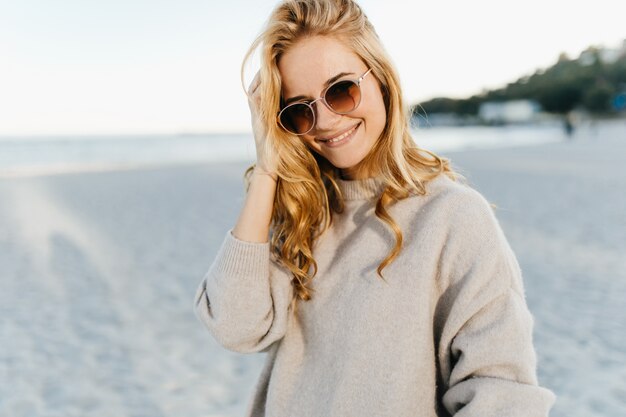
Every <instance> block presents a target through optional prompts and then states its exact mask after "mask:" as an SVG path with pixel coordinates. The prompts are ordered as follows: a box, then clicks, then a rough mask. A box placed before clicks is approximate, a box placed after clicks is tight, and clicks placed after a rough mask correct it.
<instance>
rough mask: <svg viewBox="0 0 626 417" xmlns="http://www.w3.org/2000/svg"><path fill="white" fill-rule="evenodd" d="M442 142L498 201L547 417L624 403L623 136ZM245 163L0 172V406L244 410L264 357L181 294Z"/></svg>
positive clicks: (224, 223)
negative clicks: (220, 333) (454, 148)
mask: <svg viewBox="0 0 626 417" xmlns="http://www.w3.org/2000/svg"><path fill="white" fill-rule="evenodd" d="M624 131H626V130H621V132H624ZM442 155H443V156H446V157H448V158H450V159H451V160H452V163H453V164H454V166H455V167H456V168H458V169H460V170H461V172H463V173H464V174H465V175H466V176H467V178H468V180H469V181H470V183H471V184H473V186H474V187H475V188H477V189H478V190H479V191H481V192H482V193H483V195H485V197H486V198H487V199H488V200H490V201H491V202H493V203H495V204H496V205H497V206H498V207H499V209H498V210H497V211H496V216H497V217H498V219H499V220H500V222H501V225H502V227H503V229H504V231H505V233H506V235H507V237H508V239H509V241H510V243H511V246H512V247H513V249H514V251H515V253H516V255H517V257H518V260H519V262H520V265H521V267H522V271H523V273H524V280H525V286H526V294H527V301H528V304H529V307H530V309H531V311H532V312H533V315H534V317H535V345H536V349H537V353H538V358H539V379H540V382H541V384H542V385H544V386H546V387H548V388H550V389H552V390H553V391H554V392H555V393H556V394H557V396H558V400H557V403H556V405H555V407H554V409H553V410H552V414H551V416H553V417H565V416H567V417H589V416H606V417H609V416H610V417H615V416H620V415H626V307H625V304H624V299H626V257H625V256H624V255H625V254H626V137H619V136H602V135H600V136H596V137H583V138H577V139H576V140H572V141H568V142H560V143H548V144H542V145H536V146H524V147H510V148H503V149H482V150H478V149H476V150H465V151H461V152H444V153H442ZM246 165H247V164H245V163H240V162H228V163H210V164H208V163H207V164H200V163H197V164H189V165H181V166H171V167H162V168H146V169H136V170H120V171H111V172H86V173H69V174H60V175H49V176H41V177H24V178H5V179H0V265H1V271H2V272H1V274H0V283H1V288H2V291H0V312H1V313H2V314H1V316H2V321H0V416H3V417H4V416H6V417H27V416H28V417H31V416H45V417H53V416H55V417H56V416H58V417H73V416H76V417H78V416H81V417H83V416H98V417H100V416H102V417H104V416H111V417H124V416H129V417H130V416H132V417H160V416H172V417H174V416H175V417H179V416H185V417H200V416H202V417H207V416H224V417H238V416H241V415H242V414H243V411H244V409H245V406H246V402H247V401H248V398H249V394H250V393H251V391H252V388H253V385H254V383H255V381H256V379H257V377H258V375H259V373H260V371H261V365H262V363H263V359H264V354H257V355H240V354H236V353H232V352H229V351H226V350H225V349H223V348H222V347H220V346H219V345H217V343H216V342H215V341H214V340H213V339H212V337H211V336H210V334H209V333H208V332H207V331H206V330H205V329H204V327H203V326H202V324H201V323H200V322H199V321H198V320H197V319H196V317H195V316H194V313H193V308H192V307H193V295H194V292H195V289H196V287H197V285H198V284H199V282H200V280H201V278H202V276H203V275H204V273H205V271H206V270H207V268H208V267H209V265H210V263H211V261H212V258H213V255H214V254H215V253H216V251H217V250H218V248H219V245H220V244H221V241H222V238H223V236H224V233H225V232H226V231H227V230H228V229H229V228H230V227H231V226H232V225H233V224H234V222H235V219H236V216H237V214H238V210H239V207H240V205H241V203H242V198H243V183H242V174H243V171H244V169H245V167H246Z"/></svg>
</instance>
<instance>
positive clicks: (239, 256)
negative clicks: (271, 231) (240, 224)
mask: <svg viewBox="0 0 626 417" xmlns="http://www.w3.org/2000/svg"><path fill="white" fill-rule="evenodd" d="M219 252H220V253H219V255H218V257H217V259H219V263H218V264H217V265H216V272H217V273H218V274H220V275H226V276H232V275H234V276H250V275H258V273H259V271H264V270H267V269H268V268H269V262H270V243H269V242H247V241H245V240H240V239H238V238H236V237H235V236H234V235H233V234H232V229H230V230H228V231H227V232H226V238H225V239H224V242H223V243H222V247H221V248H220V251H219Z"/></svg>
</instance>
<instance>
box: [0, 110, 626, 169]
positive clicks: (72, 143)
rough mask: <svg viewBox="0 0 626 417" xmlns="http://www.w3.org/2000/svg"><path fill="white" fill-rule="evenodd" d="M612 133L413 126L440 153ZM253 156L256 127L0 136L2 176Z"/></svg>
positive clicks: (605, 125)
mask: <svg viewBox="0 0 626 417" xmlns="http://www.w3.org/2000/svg"><path fill="white" fill-rule="evenodd" d="M607 129H608V130H610V132H606V130H607ZM607 133H608V134H611V135H619V136H622V137H624V138H625V139H626V120H624V119H619V120H612V121H603V122H588V123H584V124H581V125H580V126H578V128H577V129H575V130H574V132H573V134H572V135H571V136H569V135H567V133H566V132H565V130H564V128H563V125H562V124H560V123H549V124H545V123H544V124H531V125H506V126H495V127H491V126H466V127H457V126H454V127H419V128H414V129H412V134H413V137H414V140H415V142H416V144H417V145H418V146H419V147H421V148H425V149H428V150H431V151H433V152H437V153H440V154H445V153H446V152H454V151H461V150H464V149H487V148H496V147H512V146H532V145H536V144H540V143H548V142H558V141H567V140H573V139H577V138H589V137H594V136H598V135H600V134H607ZM254 157H255V146H254V139H253V137H252V134H251V133H235V134H232V133H229V134H224V133H220V134H211V133H208V134H180V135H114V136H106V135H82V136H81V135H72V136H69V135H68V136H0V178H6V177H22V176H40V175H53V174H58V173H66V172H81V171H101V170H116V169H128V168H130V169H133V168H140V167H149V166H161V165H173V164H174V165H176V164H195V163H210V162H217V161H220V162H227V161H251V162H252V161H253V160H254Z"/></svg>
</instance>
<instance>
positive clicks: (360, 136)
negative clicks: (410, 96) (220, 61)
mask: <svg viewBox="0 0 626 417" xmlns="http://www.w3.org/2000/svg"><path fill="white" fill-rule="evenodd" d="M368 69H369V68H368V67H367V65H366V64H365V63H364V62H363V61H362V60H361V59H360V58H359V57H358V55H356V54H355V53H354V52H352V51H351V50H350V49H349V48H347V47H346V46H345V45H344V44H343V43H341V42H340V41H338V40H336V39H334V38H331V37H322V36H315V37H310V38H306V39H302V40H300V41H298V42H297V43H296V44H295V45H293V46H292V47H291V48H290V49H289V50H287V52H285V53H284V54H283V56H282V57H281V59H280V61H279V63H278V70H279V72H280V75H281V78H282V90H283V91H282V94H283V99H284V100H285V101H290V99H293V98H297V99H296V100H295V101H312V100H315V99H317V98H319V97H320V95H321V94H322V91H324V89H325V88H326V87H327V86H328V85H329V83H331V82H333V81H335V80H346V79H352V80H357V79H358V78H359V77H360V76H361V75H363V74H364V73H365V72H366V71H367V70H368ZM337 77H339V78H337ZM360 88H361V101H360V104H359V106H358V107H357V108H356V109H355V110H353V111H352V112H350V113H348V114H343V115H341V114H337V113H334V112H332V111H331V110H330V109H329V108H328V107H327V106H326V105H325V104H324V103H323V101H322V100H319V101H317V102H316V103H315V104H313V107H314V109H315V119H316V123H315V126H314V127H313V129H312V130H311V131H310V132H308V133H306V134H304V135H302V136H300V138H301V139H302V140H303V141H304V142H305V143H306V144H307V146H308V147H309V149H311V150H312V151H314V152H316V153H318V154H319V155H321V156H323V157H324V158H326V159H327V160H328V161H329V162H330V163H331V164H333V165H334V166H335V167H337V168H340V169H341V170H342V173H343V175H344V176H345V177H347V178H356V168H357V167H358V164H359V163H360V162H361V161H362V160H363V159H364V158H365V156H366V155H367V154H368V152H369V151H370V150H371V149H372V147H373V146H374V144H375V143H376V141H377V140H378V139H379V137H380V135H381V134H382V132H383V129H384V127H385V123H386V121H387V117H386V111H385V103H384V101H383V96H382V93H381V90H380V85H379V83H378V80H377V79H376V77H374V74H373V73H371V72H370V73H369V74H367V75H366V76H365V78H364V79H363V80H362V81H361V84H360ZM359 175H360V176H368V174H367V173H360V174H359Z"/></svg>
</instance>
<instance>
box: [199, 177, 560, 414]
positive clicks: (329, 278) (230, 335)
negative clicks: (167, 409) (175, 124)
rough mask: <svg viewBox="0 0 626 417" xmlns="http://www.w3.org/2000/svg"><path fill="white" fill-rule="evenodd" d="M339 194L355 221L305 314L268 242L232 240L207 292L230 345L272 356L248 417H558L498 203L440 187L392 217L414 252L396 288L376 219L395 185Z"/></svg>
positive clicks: (333, 238)
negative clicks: (541, 379)
mask: <svg viewBox="0 0 626 417" xmlns="http://www.w3.org/2000/svg"><path fill="white" fill-rule="evenodd" d="M339 186H340V188H341V190H342V192H343V194H344V197H345V210H344V212H343V213H341V214H335V215H334V217H333V224H332V226H331V228H330V229H329V230H327V231H326V232H325V233H324V234H323V235H322V237H321V238H319V239H318V240H317V241H316V242H315V245H314V247H313V251H314V252H313V254H314V257H315V259H316V261H317V265H318V273H317V275H316V276H315V278H314V279H313V280H312V282H311V284H310V285H311V287H312V288H313V289H314V291H313V293H312V299H311V300H310V301H306V302H303V301H298V306H297V315H294V314H293V311H292V308H291V307H290V301H291V297H292V294H293V289H292V284H291V276H290V274H289V273H287V272H286V270H285V269H283V268H282V267H280V266H278V264H277V263H276V262H275V261H274V260H273V259H272V257H271V256H270V250H269V243H254V242H245V241H241V240H239V239H237V238H235V237H234V236H233V235H232V233H231V231H228V232H227V233H226V236H225V239H224V241H223V244H222V246H221V249H220V250H219V252H218V254H217V256H216V258H215V259H214V261H213V263H212V265H211V267H210V268H209V270H208V272H207V273H206V275H205V276H204V278H203V279H202V282H201V284H200V286H199V288H198V290H197V292H196V297H195V312H196V315H197V317H198V318H199V319H200V320H201V321H202V322H203V323H204V325H205V326H206V327H207V328H208V330H209V331H210V333H211V334H212V335H213V337H215V339H216V340H217V341H218V342H219V343H220V344H221V345H222V346H224V347H225V348H226V349H229V350H232V351H235V352H241V353H252V352H266V353H267V356H266V358H265V366H264V368H263V370H262V372H261V375H260V379H259V381H258V383H257V385H256V387H255V392H254V395H253V397H252V398H251V399H250V400H249V402H248V408H247V413H246V416H249V417H261V416H266V417H350V416H354V417H386V416H389V417H435V416H439V417H441V416H454V417H518V416H519V417H522V416H523V417H540V416H547V415H548V412H549V409H550V408H551V406H552V404H553V402H554V400H555V397H554V394H553V393H552V392H551V391H549V390H548V389H545V388H542V387H540V386H538V383H537V376H536V355H535V351H534V348H533V344H532V328H533V318H532V316H531V314H530V312H529V310H528V308H527V305H526V301H525V296H524V288H523V283H522V275H521V271H520V267H519V264H518V262H517V260H516V258H515V255H514V253H513V252H512V250H511V248H510V246H509V244H508V242H507V240H506V238H505V236H504V234H503V231H502V229H501V227H500V225H499V222H498V220H497V219H496V217H495V215H494V213H493V211H492V209H491V207H490V205H489V204H488V203H487V201H486V200H485V198H484V197H483V196H482V195H481V194H480V193H479V192H478V191H476V190H475V189H473V188H471V187H469V186H467V185H464V184H462V183H458V182H455V181H453V180H451V179H449V178H448V177H447V176H445V175H439V176H438V177H437V178H435V179H434V180H432V181H430V182H428V183H427V184H426V187H427V188H426V189H427V194H426V195H423V196H422V195H412V196H410V197H409V198H407V199H404V200H401V201H399V202H397V203H396V204H395V205H392V206H391V207H389V208H388V211H389V213H390V215H391V216H392V217H393V219H394V221H395V222H396V223H397V224H398V226H399V227H400V228H401V230H402V232H403V236H404V243H403V248H402V251H401V252H400V254H399V256H398V257H397V258H396V259H395V260H394V261H393V262H392V263H391V264H390V265H388V266H387V267H386V268H385V269H384V270H383V272H382V273H383V275H384V277H385V280H386V282H385V281H383V280H382V279H381V278H380V277H379V276H378V275H377V272H376V268H377V267H378V265H379V264H380V262H381V261H382V260H383V259H384V258H385V257H386V256H387V254H388V253H389V251H390V249H391V248H393V245H394V244H395V236H394V234H393V233H392V232H391V230H390V229H389V227H388V226H387V225H386V224H385V223H383V222H382V221H381V220H379V219H378V218H377V217H376V216H375V214H374V208H375V202H376V197H377V196H378V195H380V192H381V190H382V182H381V181H380V180H379V179H377V178H368V179H365V180H354V181H343V180H339ZM296 317H297V320H296Z"/></svg>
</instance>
